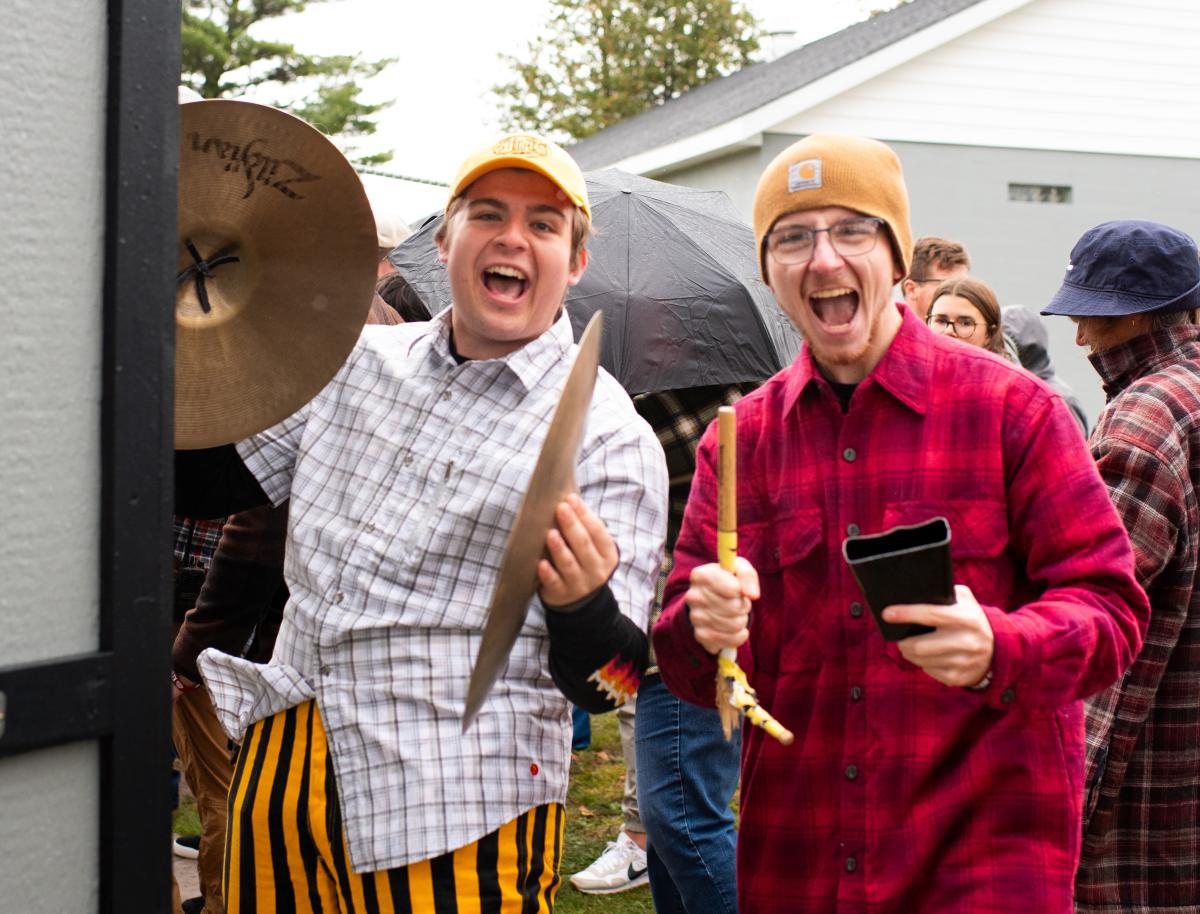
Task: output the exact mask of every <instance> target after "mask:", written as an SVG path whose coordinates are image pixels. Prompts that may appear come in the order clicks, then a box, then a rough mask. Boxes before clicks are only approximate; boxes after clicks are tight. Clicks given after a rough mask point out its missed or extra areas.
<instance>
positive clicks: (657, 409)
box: [634, 383, 757, 914]
mask: <svg viewBox="0 0 1200 914" xmlns="http://www.w3.org/2000/svg"><path fill="white" fill-rule="evenodd" d="M756 386H757V385H756V384H749V383H748V384H735V385H730V386H728V387H726V386H707V387H690V388H686V389H683V390H668V391H663V392H660V393H655V394H646V395H645V396H641V397H638V398H637V399H636V400H634V406H636V407H637V411H638V413H639V415H641V416H642V418H644V419H645V420H646V421H647V422H649V423H650V426H651V427H652V428H653V429H654V431H655V434H657V435H658V440H659V443H660V444H661V445H662V447H663V452H664V453H665V454H666V457H667V472H668V474H669V476H670V483H671V489H670V496H671V500H670V505H669V509H668V513H667V548H666V553H665V555H664V557H663V574H662V577H661V579H660V580H661V582H662V584H663V585H665V584H666V580H667V576H668V575H669V574H670V572H671V569H672V567H674V549H675V541H676V539H677V538H678V536H679V529H680V527H681V526H682V524H683V514H684V509H685V508H686V506H687V499H688V492H689V491H690V490H691V487H692V476H693V475H694V474H695V471H696V448H697V447H699V445H700V437H701V435H703V433H704V430H705V429H706V428H708V426H709V424H710V423H712V421H713V420H714V419H715V418H716V416H717V411H718V410H719V409H720V407H722V406H732V405H733V404H734V403H736V402H737V401H738V400H740V399H741V398H742V397H743V396H745V395H746V394H747V393H749V392H750V391H751V390H753V389H754V388H755V387H756ZM659 597H660V598H659V600H658V601H657V603H656V606H655V614H654V615H655V617H656V618H657V615H658V613H659V612H660V611H661V608H662V601H661V588H660V594H659ZM741 747H742V734H741V731H740V730H736V729H735V730H734V733H733V738H732V739H730V740H726V739H725V734H724V732H723V730H722V728H721V717H720V715H719V714H718V713H717V710H716V708H715V707H709V708H698V707H696V706H695V705H691V704H688V703H687V702H683V701H680V700H679V699H678V698H676V697H675V696H674V695H673V694H671V692H670V690H669V689H668V688H667V686H666V684H665V683H664V682H663V680H662V676H660V675H659V673H658V670H657V669H656V668H652V671H648V672H647V675H646V676H645V678H644V679H643V680H642V686H641V688H640V689H638V718H637V755H638V770H639V772H640V778H639V796H638V799H639V801H640V803H641V809H642V820H643V822H644V823H645V825H646V834H647V837H648V838H649V844H648V846H647V855H646V856H647V862H648V865H649V868H650V891H651V894H652V895H653V896H654V908H655V910H656V911H659V912H662V914H736V912H737V873H736V859H735V855H736V851H737V831H736V829H735V827H734V816H733V810H731V809H730V808H729V803H730V800H731V799H732V797H733V794H734V791H736V790H737V784H738V762H739V759H740V756H741Z"/></svg>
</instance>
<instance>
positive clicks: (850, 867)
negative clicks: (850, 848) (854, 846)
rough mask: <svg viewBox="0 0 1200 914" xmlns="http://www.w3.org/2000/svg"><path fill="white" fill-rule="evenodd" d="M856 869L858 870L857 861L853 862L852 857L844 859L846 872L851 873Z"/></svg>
mask: <svg viewBox="0 0 1200 914" xmlns="http://www.w3.org/2000/svg"><path fill="white" fill-rule="evenodd" d="M856 869H858V861H857V860H855V859H854V858H853V857H847V858H846V872H847V873H853V872H854V871H855V870H856Z"/></svg>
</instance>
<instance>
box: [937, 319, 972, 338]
mask: <svg viewBox="0 0 1200 914" xmlns="http://www.w3.org/2000/svg"><path fill="white" fill-rule="evenodd" d="M927 322H928V324H929V326H930V327H932V328H933V329H934V330H936V331H937V332H938V333H945V332H946V331H947V330H949V331H950V332H951V333H953V334H954V335H955V336H960V337H962V336H970V335H971V334H972V333H974V332H975V328H976V327H978V326H979V321H977V320H975V318H973V317H968V316H967V315H965V314H964V315H963V316H962V317H947V316H946V315H945V314H931V315H929V318H928V321H927Z"/></svg>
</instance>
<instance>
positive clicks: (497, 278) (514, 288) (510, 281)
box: [483, 266, 529, 302]
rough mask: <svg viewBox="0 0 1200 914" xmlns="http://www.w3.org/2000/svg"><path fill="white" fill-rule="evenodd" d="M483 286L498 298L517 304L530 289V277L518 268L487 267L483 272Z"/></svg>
mask: <svg viewBox="0 0 1200 914" xmlns="http://www.w3.org/2000/svg"><path fill="white" fill-rule="evenodd" d="M483 286H484V288H485V289H487V290H488V291H489V292H491V293H492V295H494V296H496V297H497V298H499V299H502V300H504V301H510V302H515V301H519V300H520V298H521V296H523V295H524V294H525V290H526V289H527V288H529V277H528V276H526V275H525V273H524V272H523V271H521V270H518V269H517V268H516V267H508V266H494V267H487V268H486V269H485V270H484V271H483Z"/></svg>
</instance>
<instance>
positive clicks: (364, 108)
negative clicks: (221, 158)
mask: <svg viewBox="0 0 1200 914" xmlns="http://www.w3.org/2000/svg"><path fill="white" fill-rule="evenodd" d="M321 2H327V0H186V2H185V3H184V6H183V23H182V57H183V66H182V68H181V69H182V74H181V78H180V81H181V82H182V84H183V85H186V86H190V87H191V88H193V89H195V90H196V91H197V92H199V93H200V94H201V95H202V96H204V97H205V98H230V97H233V98H236V97H239V96H242V95H244V94H246V93H247V92H249V91H252V90H256V89H258V88H260V87H263V86H280V87H283V86H289V87H292V89H293V90H299V94H300V96H301V97H300V99H299V101H280V102H275V103H274V104H276V106H277V107H280V108H284V109H286V110H289V111H291V112H292V113H293V114H295V115H297V116H298V117H302V118H304V120H306V121H308V122H309V123H310V124H312V125H313V126H315V127H316V128H317V129H319V130H321V131H322V132H323V133H326V134H328V135H330V136H334V137H339V138H341V139H343V140H348V139H349V138H352V137H360V136H369V135H370V134H372V133H374V132H375V129H376V124H375V121H374V120H373V119H372V116H373V115H374V114H376V113H377V112H378V111H380V110H381V109H383V108H385V107H386V106H387V105H388V104H390V102H385V103H383V104H367V103H365V102H363V101H361V100H360V98H359V96H360V94H361V92H362V89H361V87H360V86H359V84H358V80H360V79H367V78H369V77H371V76H374V75H376V74H377V73H379V72H380V71H381V70H383V68H384V67H386V66H388V65H389V64H391V63H394V59H385V60H370V61H367V60H361V59H359V57H358V55H334V56H328V57H319V56H315V55H312V54H304V53H301V52H300V51H297V50H296V48H295V46H294V45H291V44H288V43H286V42H280V41H262V40H259V39H257V38H254V37H252V36H251V35H250V30H251V28H252V27H254V26H255V25H257V24H258V23H260V22H263V21H265V20H268V19H273V18H275V17H278V16H285V15H287V14H289V13H298V12H300V11H302V10H303V9H304V8H305V7H306V6H307V5H308V3H321ZM346 151H347V154H348V155H349V154H352V152H353V150H352V148H349V147H346ZM391 157H392V154H391V153H390V152H385V153H379V154H377V155H371V156H362V157H358V158H356V159H355V161H357V162H360V163H363V164H378V163H381V162H386V161H388V160H389V159H391Z"/></svg>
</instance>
